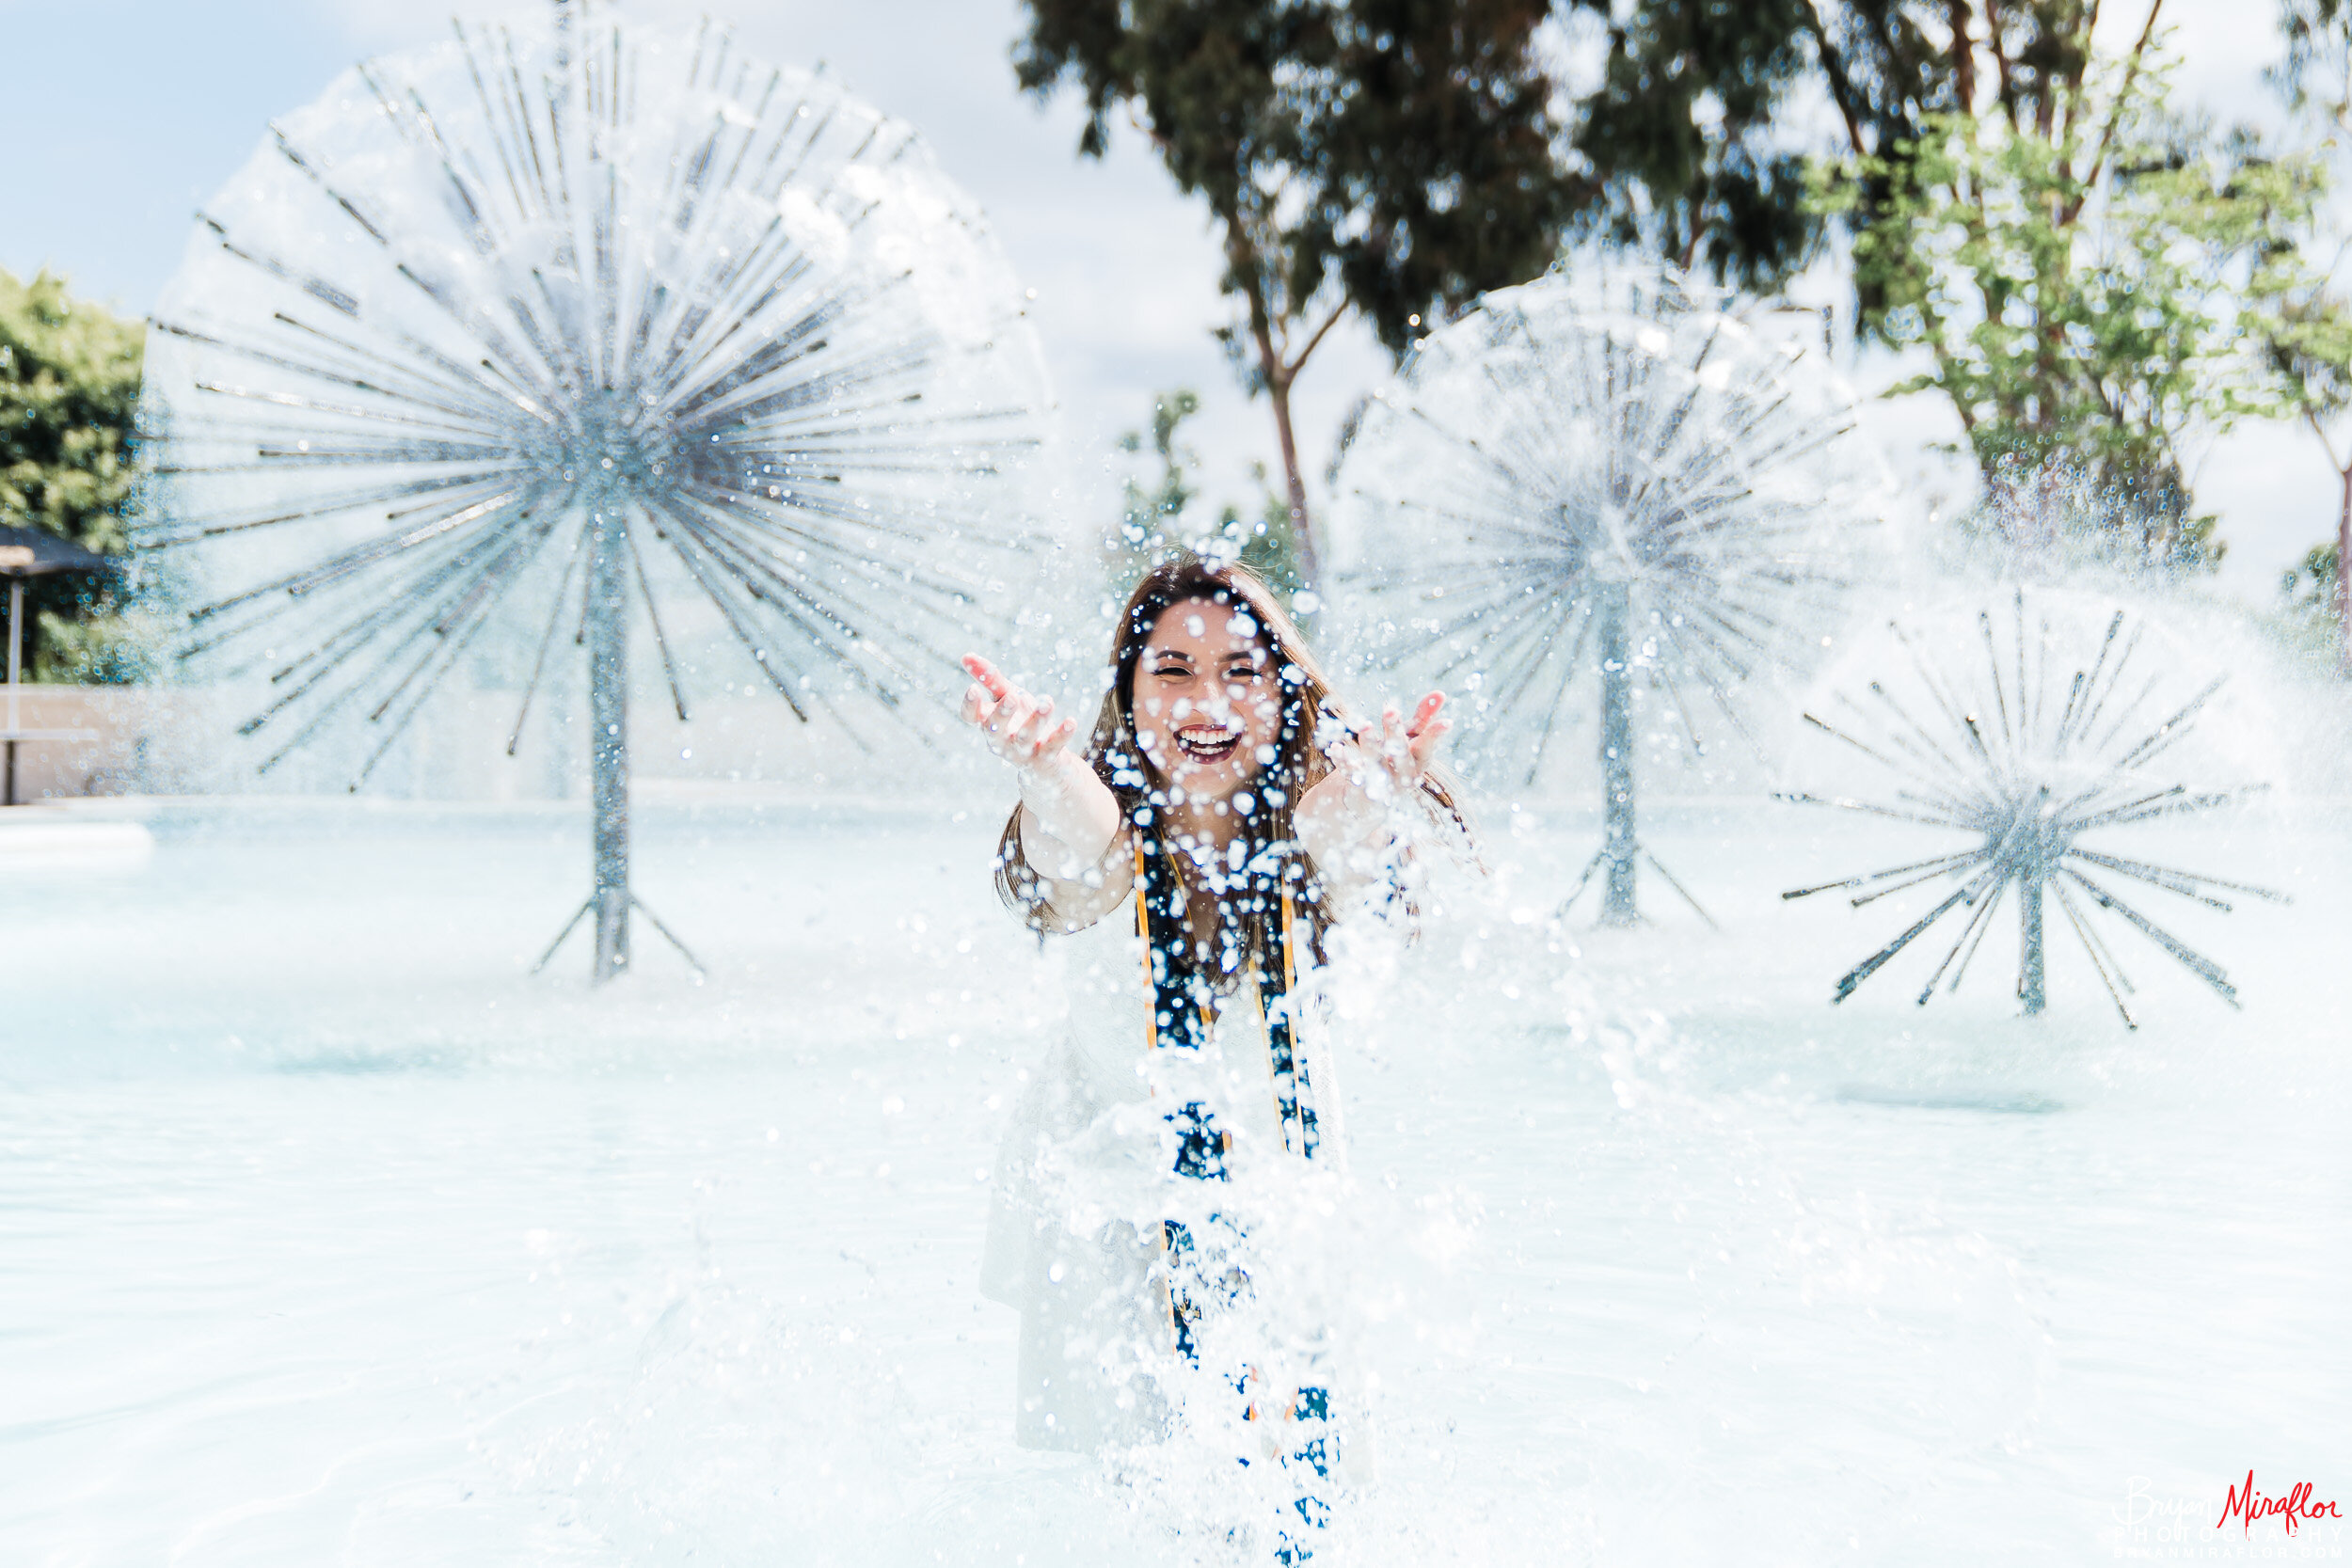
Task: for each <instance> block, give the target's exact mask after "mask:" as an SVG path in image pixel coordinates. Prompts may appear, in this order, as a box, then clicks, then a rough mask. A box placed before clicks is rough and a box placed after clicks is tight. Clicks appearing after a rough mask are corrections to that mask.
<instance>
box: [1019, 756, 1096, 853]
mask: <svg viewBox="0 0 2352 1568" xmlns="http://www.w3.org/2000/svg"><path fill="white" fill-rule="evenodd" d="M1118 836H1119V801H1118V800H1117V798H1116V797H1114V796H1113V795H1112V794H1111V791H1110V786H1109V785H1108V784H1104V782H1103V781H1102V779H1101V778H1100V777H1099V776H1098V775H1097V774H1096V773H1095V771H1094V769H1093V768H1089V766H1087V764H1086V763H1085V762H1084V761H1082V760H1081V759H1079V758H1078V757H1075V756H1073V755H1072V754H1071V753H1070V752H1055V753H1054V754H1053V755H1052V756H1051V757H1050V758H1048V759H1047V760H1046V763H1045V765H1044V766H1042V767H1040V768H1023V769H1022V771H1021V853H1022V855H1023V857H1024V858H1025V859H1026V860H1027V861H1028V863H1029V867H1030V869H1031V870H1033V871H1037V872H1041V873H1042V874H1043V875H1045V876H1047V877H1050V878H1052V879H1055V880H1057V881H1065V882H1066V881H1075V880H1077V879H1079V878H1080V877H1082V876H1084V875H1085V874H1086V873H1087V872H1088V871H1089V870H1091V869H1092V868H1093V867H1094V866H1095V865H1096V864H1097V863H1099V862H1100V861H1101V860H1102V859H1103V857H1104V855H1105V854H1106V853H1108V852H1109V850H1110V847H1111V841H1112V840H1114V839H1116V838H1117V837H1118Z"/></svg>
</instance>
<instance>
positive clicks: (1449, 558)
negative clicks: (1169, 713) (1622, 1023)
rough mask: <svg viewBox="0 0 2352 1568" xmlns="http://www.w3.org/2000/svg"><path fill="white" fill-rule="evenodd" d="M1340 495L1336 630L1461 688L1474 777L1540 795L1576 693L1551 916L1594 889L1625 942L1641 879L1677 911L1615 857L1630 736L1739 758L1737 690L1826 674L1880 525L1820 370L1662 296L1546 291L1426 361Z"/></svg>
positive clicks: (1628, 285)
mask: <svg viewBox="0 0 2352 1568" xmlns="http://www.w3.org/2000/svg"><path fill="white" fill-rule="evenodd" d="M1339 481H1340V486H1341V489H1342V492H1343V498H1345V499H1346V500H1347V501H1348V503H1349V505H1350V507H1351V508H1352V511H1351V512H1350V514H1349V515H1350V516H1351V518H1352V522H1353V526H1352V527H1350V528H1346V529H1343V531H1342V533H1341V536H1340V537H1339V538H1338V539H1337V540H1336V541H1335V543H1336V544H1337V545H1338V550H1337V551H1336V553H1337V555H1338V558H1339V559H1338V561H1337V565H1338V568H1339V570H1338V572H1337V574H1336V580H1337V583H1338V586H1339V589H1340V596H1341V598H1342V600H1343V603H1342V610H1343V619H1344V620H1345V621H1347V622H1348V623H1350V624H1351V625H1352V626H1353V628H1354V631H1355V634H1356V638H1357V641H1358V644H1359V649H1360V651H1361V654H1362V656H1363V657H1366V658H1367V659H1368V661H1369V662H1371V663H1373V664H1375V665H1377V666H1380V667H1383V668H1388V669H1394V670H1399V671H1402V672H1404V673H1406V674H1407V675H1408V677H1409V678H1410V679H1412V680H1414V681H1417V682H1424V683H1428V684H1446V683H1453V684H1456V685H1458V686H1466V687H1467V688H1468V689H1469V693H1468V694H1469V699H1470V700H1469V701H1468V702H1467V703H1463V704H1460V705H1458V707H1459V709H1461V710H1464V711H1463V718H1462V720H1461V725H1462V730H1463V735H1462V752H1463V754H1464V757H1465V761H1466V762H1467V763H1468V764H1470V766H1471V767H1473V768H1478V767H1482V766H1483V767H1485V768H1492V769H1494V770H1496V771H1501V770H1502V769H1504V768H1509V769H1512V770H1514V771H1517V772H1518V773H1519V774H1520V775H1521V776H1522V777H1523V778H1524V780H1525V782H1527V783H1529V784H1533V783H1534V781H1535V779H1536V777H1537V775H1538V773H1539V772H1540V770H1541V768H1542V767H1543V764H1544V760H1545V756H1546V754H1547V752H1548V749H1549V746H1550V744H1551V741H1552V738H1553V736H1554V735H1555V733H1556V732H1557V731H1558V730H1559V728H1560V727H1561V725H1562V723H1563V721H1564V720H1565V721H1569V722H1573V719H1572V718H1570V715H1571V712H1572V710H1573V709H1574V708H1575V707H1576V706H1578V705H1579V704H1580V701H1581V700H1582V699H1580V696H1579V693H1580V692H1581V689H1582V684H1583V682H1584V680H1585V678H1586V677H1587V676H1588V675H1589V676H1591V677H1593V679H1594V681H1595V683H1596V684H1597V687H1598V699H1599V711H1600V725H1599V737H1598V738H1599V752H1600V760H1601V766H1602V800H1603V816H1604V820H1605V830H1604V836H1603V841H1602V844H1601V847H1600V848H1599V850H1598V851H1597V853H1596V854H1595V855H1594V856H1593V858H1592V859H1591V861H1589V862H1588V863H1586V865H1585V867H1584V871H1583V875H1582V876H1581V878H1580V879H1579V880H1578V882H1577V884H1576V887H1575V890H1574V891H1573V892H1571V893H1570V894H1569V895H1568V902H1569V903H1571V904H1572V903H1573V902H1574V901H1575V899H1576V898H1577V897H1578V896H1579V895H1581V893H1582V892H1583V890H1584V888H1585V887H1586V886H1587V885H1588V884H1590V882H1591V881H1592V879H1593V878H1594V876H1595V874H1596V873H1597V872H1604V871H1605V876H1604V878H1603V880H1602V889H1603V893H1602V907H1601V919H1602V921H1603V923H1604V924H1608V925H1620V926H1621V925H1629V924H1631V923H1633V922H1634V921H1635V920H1636V919H1637V918H1638V914H1637V911H1636V907H1635V901H1634V879H1635V871H1636V866H1637V862H1638V861H1640V860H1647V861H1648V862H1649V863H1650V865H1651V867H1652V868H1653V869H1654V870H1656V871H1657V872H1658V873H1659V874H1660V875H1661V877H1664V878H1665V879H1666V881H1667V884H1668V885H1669V886H1671V887H1673V888H1674V889H1675V891H1676V892H1677V894H1681V895H1682V896H1683V897H1684V898H1685V899H1686V900H1690V895H1689V894H1688V893H1687V892H1684V890H1683V889H1682V887H1681V885H1680V884H1679V883H1678V882H1677V881H1676V880H1675V879H1674V878H1673V876H1672V874H1671V873H1669V872H1667V871H1666V869H1665V867H1664V866H1663V865H1661V864H1660V863H1659V862H1658V860H1657V858H1656V857H1655V856H1653V855H1651V854H1650V853H1649V852H1648V850H1646V849H1645V847H1643V845H1642V843H1641V839H1640V837H1639V835H1638V833H1637V832H1636V828H1635V815H1634V807H1635V778H1634V764H1635V757H1636V753H1637V751H1638V750H1639V749H1640V745H1641V736H1639V735H1638V734H1637V711H1636V710H1637V708H1638V707H1640V706H1642V705H1644V703H1645V700H1647V699H1648V698H1650V697H1651V695H1652V694H1655V696H1656V697H1658V698H1662V700H1663V701H1662V709H1663V713H1664V715H1666V716H1668V721H1669V722H1672V723H1674V724H1676V725H1677V727H1678V729H1679V733H1680V736H1681V737H1682V739H1684V740H1685V741H1687V743H1688V744H1689V745H1690V746H1691V747H1692V749H1693V750H1694V751H1696V752H1702V753H1703V752H1705V750H1706V741H1705V740H1704V738H1703V736H1705V734H1706V733H1707V732H1708V730H1709V729H1710V728H1711V727H1712V725H1713V723H1714V716H1713V715H1710V716H1708V717H1705V718H1702V716H1701V714H1700V712H1698V711H1696V710H1697V709H1698V708H1700V707H1702V706H1708V707H1711V708H1713V709H1714V710H1715V715H1720V718H1721V720H1722V721H1724V723H1726V724H1727V725H1728V726H1729V728H1730V729H1731V730H1732V731H1733V732H1735V733H1737V734H1740V736H1743V737H1747V738H1748V739H1749V743H1750V745H1751V746H1753V745H1755V741H1754V739H1753V737H1752V736H1749V732H1748V729H1747V726H1746V725H1745V724H1744V722H1743V721H1742V719H1741V716H1740V702H1739V693H1740V688H1741V687H1742V686H1743V685H1744V684H1745V683H1746V682H1748V681H1749V680H1750V679H1751V677H1753V676H1755V675H1756V674H1758V673H1762V672H1764V671H1767V670H1771V669H1774V668H1784V667H1801V666H1803V665H1804V663H1806V662H1807V661H1808V660H1809V658H1810V657H1811V656H1812V655H1814V654H1817V653H1818V652H1819V651H1820V642H1821V638H1822V634H1823V631H1824V630H1825V629H1826V628H1827V627H1829V626H1832V625H1834V624H1835V617H1836V613H1837V604H1836V601H1837V599H1838V596H1839V595H1840V594H1841V592H1842V591H1843V590H1844V589H1845V588H1847V587H1848V586H1849V584H1850V583H1851V581H1852V580H1853V578H1854V577H1855V575H1856V573H1857V570H1858V569H1859V565H1860V561H1861V555H1862V552H1863V551H1864V550H1865V549H1867V548H1868V547H1869V544H1870V541H1871V540H1872V538H1873V529H1872V525H1874V524H1875V523H1877V522H1878V521H1879V519H1880V516H1881V515H1882V513H1881V506H1882V500H1883V498H1882V496H1881V495H1880V493H1879V488H1878V485H1877V483H1876V476H1875V470H1874V467H1873V465H1872V464H1871V463H1870V461H1869V459H1868V455H1867V451H1865V450H1864V449H1862V448H1861V447H1860V446H1859V444H1858V438H1857V437H1856V436H1855V434H1854V429H1853V418H1852V410H1851V402H1850V400H1848V399H1847V397H1846V396H1845V395H1844V393H1843V392H1842V390H1841V389H1840V388H1839V387H1838V386H1837V384H1836V379H1835V378H1834V377H1833V376H1832V375H1831V374H1830V373H1829V372H1828V371H1827V369H1826V367H1825V366H1824V365H1822V364H1821V363H1820V356H1819V355H1818V354H1811V353H1807V352H1804V350H1803V349H1802V348H1801V347H1800V346H1798V345H1797V344H1795V343H1793V342H1781V341H1772V340H1769V339H1768V338H1767V337H1765V336H1763V335H1760V334H1759V333H1758V332H1756V330H1755V329H1754V328H1753V327H1752V326H1750V325H1748V324H1746V323H1743V322H1741V321H1740V320H1738V319H1735V318H1734V317H1732V316H1731V315H1728V314H1726V313H1725V312H1724V310H1723V309H1720V308H1719V307H1718V305H1717V304H1716V303H1715V302H1713V301H1712V300H1710V299H1709V298H1708V296H1707V295H1706V294H1705V293H1703V292H1702V291H1699V290H1697V289H1696V288H1694V287H1693V286H1692V285H1689V284H1687V283H1685V282H1683V281H1681V280H1680V279H1678V278H1676V277H1672V276H1670V275H1669V276H1633V277H1621V278H1617V279H1613V280H1609V281H1605V282H1603V283H1601V284H1599V285H1597V286H1592V287H1580V286H1577V285H1575V284H1572V283H1571V282H1569V281H1568V280H1567V279H1566V278H1565V277H1562V276H1560V275H1558V274H1554V275H1551V276H1549V277H1543V278H1540V279H1538V280H1536V281H1535V282H1533V283H1529V284H1526V285H1524V286H1522V287H1518V288H1513V289H1503V290H1501V291H1498V292H1497V293H1491V294H1488V295H1486V297H1485V298H1484V299H1483V300H1482V301H1481V302H1480V304H1479V306H1478V308H1477V309H1475V310H1473V311H1471V312H1470V314H1469V315H1468V316H1467V317H1465V318H1464V319H1463V320H1461V321H1459V322H1457V323H1454V325H1451V326H1448V327H1445V328H1443V329H1442V330H1440V331H1438V332H1437V333H1435V334H1433V335H1432V336H1431V337H1429V338H1427V339H1425V340H1423V341H1422V342H1421V343H1420V344H1419V345H1418V346H1417V347H1416V349H1415V351H1414V353H1413V355H1412V356H1411V357H1410V358H1408V359H1407V360H1406V363H1405V365H1404V367H1403V368H1402V370H1401V371H1400V372H1398V375H1397V378H1396V380H1395V382H1394V384H1393V385H1392V386H1391V387H1390V388H1387V389H1386V390H1384V391H1383V392H1381V393H1380V394H1379V395H1378V396H1377V397H1376V398H1375V400H1374V402H1373V404H1372V405H1371V407H1370V408H1369V410H1368V411H1367V414H1366V417H1365V418H1364V420H1363V421H1362V423H1361V425H1360V427H1359V431H1358V434H1357V436H1356V437H1355V440H1354V441H1353V443H1352V444H1351V446H1350V447H1349V449H1348V451H1347V454H1346V456H1345V458H1344V460H1343V465H1342V468H1341V472H1340V475H1339ZM1690 901H1691V902H1692V907H1693V908H1696V907H1697V906H1696V902H1695V900H1690ZM1700 913H1701V914H1702V916H1704V914H1705V911H1703V910H1702V911H1700Z"/></svg>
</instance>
